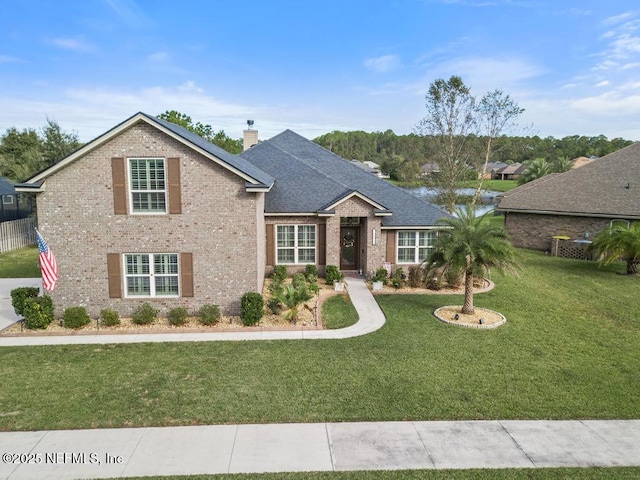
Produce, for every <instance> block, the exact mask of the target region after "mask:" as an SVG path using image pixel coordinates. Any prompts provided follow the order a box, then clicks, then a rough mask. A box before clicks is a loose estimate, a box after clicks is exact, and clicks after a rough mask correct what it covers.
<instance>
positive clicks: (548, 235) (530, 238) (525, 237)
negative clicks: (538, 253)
mask: <svg viewBox="0 0 640 480" xmlns="http://www.w3.org/2000/svg"><path fill="white" fill-rule="evenodd" d="M610 223H611V219H608V218H594V217H576V216H568V215H541V214H533V213H514V212H507V213H505V226H506V228H507V231H508V232H509V234H510V235H511V239H512V241H513V244H514V245H515V246H516V247H524V248H531V249H534V250H542V251H549V252H551V247H552V242H551V241H552V238H553V237H554V236H555V235H566V236H568V237H571V239H572V240H582V239H585V233H587V234H588V236H589V237H590V238H592V237H593V236H595V235H597V234H598V233H600V232H601V231H602V230H604V229H605V228H608V227H609V225H610Z"/></svg>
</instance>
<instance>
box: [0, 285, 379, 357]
mask: <svg viewBox="0 0 640 480" xmlns="http://www.w3.org/2000/svg"><path fill="white" fill-rule="evenodd" d="M345 281H346V282H347V289H348V292H349V297H350V298H351V302H352V303H353V306H354V307H355V309H356V311H357V312H358V317H359V319H358V322H357V323H356V324H355V325H352V326H350V327H347V328H341V329H336V330H281V331H256V332H211V333H149V334H145V333H134V334H117V335H103V334H100V335H55V336H53V335H52V336H29V337H27V336H25V337H1V336H0V347H2V346H4V347H9V346H27V345H80V344H106V343H143V342H145V343H146V342H154V343H161V342H214V341H241V340H315V339H330V338H333V339H338V338H350V337H358V336H360V335H366V334H367V333H371V332H375V331H376V330H378V329H379V328H381V327H382V326H383V325H384V322H385V318H384V314H383V313H382V310H380V307H379V306H378V303H377V302H376V301H375V299H374V298H373V295H372V294H371V292H370V291H369V289H368V288H367V285H366V284H365V282H364V280H363V279H362V278H347V279H346V280H345ZM40 285H42V282H41V281H40V279H33V278H25V279H0V328H4V327H7V326H9V325H10V324H11V323H14V322H16V321H18V317H16V315H15V313H14V312H13V307H11V298H10V292H11V289H13V288H16V287H18V286H40ZM7 302H8V303H7Z"/></svg>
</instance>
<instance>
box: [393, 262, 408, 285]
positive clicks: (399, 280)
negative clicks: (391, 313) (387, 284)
mask: <svg viewBox="0 0 640 480" xmlns="http://www.w3.org/2000/svg"><path fill="white" fill-rule="evenodd" d="M406 278H407V277H406V276H405V274H404V270H403V269H402V267H398V268H396V271H395V272H393V276H392V277H391V286H392V287H394V288H396V289H398V288H404V284H405V280H406Z"/></svg>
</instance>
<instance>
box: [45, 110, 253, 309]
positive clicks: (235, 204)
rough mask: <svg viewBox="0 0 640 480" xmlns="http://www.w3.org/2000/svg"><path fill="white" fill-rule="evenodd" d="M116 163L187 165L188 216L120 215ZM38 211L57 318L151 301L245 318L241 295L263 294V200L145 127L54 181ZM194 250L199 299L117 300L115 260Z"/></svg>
mask: <svg viewBox="0 0 640 480" xmlns="http://www.w3.org/2000/svg"><path fill="white" fill-rule="evenodd" d="M113 157H124V158H125V159H126V158H129V157H160V158H172V157H177V158H179V159H180V187H181V188H180V190H181V197H182V213H180V214H164V215H132V214H127V215H116V214H114V194H113V186H112V170H111V168H112V167H111V159H112V158H113ZM127 176H128V175H127ZM37 205H38V222H39V226H40V230H41V232H42V234H43V236H44V237H45V238H46V239H47V241H48V242H49V245H50V247H51V249H52V251H53V252H54V253H55V255H56V257H57V258H58V262H59V264H60V279H59V282H58V287H57V288H56V289H55V290H54V291H53V292H52V293H51V296H52V298H53V301H54V305H55V306H56V315H57V316H60V315H62V311H63V308H64V307H69V306H86V307H87V310H88V312H89V314H90V315H94V316H95V315H98V314H99V312H100V310H101V309H103V308H107V307H111V308H114V309H116V310H118V311H119V312H120V314H121V315H129V314H130V313H131V311H132V310H133V309H134V308H135V307H137V306H138V305H140V304H141V303H143V302H145V301H148V302H150V303H151V304H153V305H154V306H156V307H157V308H160V309H161V312H162V314H166V312H167V310H168V309H170V308H173V307H175V306H185V307H187V308H188V309H189V310H190V311H194V310H196V309H197V308H199V306H201V305H202V304H205V303H214V304H217V305H219V306H220V308H221V310H222V311H223V313H225V314H238V313H239V305H240V297H241V296H242V294H243V293H245V292H247V291H261V289H262V281H263V278H264V257H265V246H264V242H263V239H264V231H265V226H264V216H263V211H264V193H247V192H246V189H245V180H243V179H242V178H240V177H238V176H237V175H236V174H234V173H231V172H229V171H228V170H226V169H225V168H223V167H222V166H220V165H217V164H215V163H214V162H212V161H211V160H210V159H208V158H206V157H204V156H202V155H200V154H198V153H197V152H195V151H194V150H193V149H191V148H188V147H186V146H184V145H183V144H181V143H180V142H178V141H177V140H175V139H173V138H172V137H170V136H168V135H166V134H164V133H162V132H160V131H159V130H157V129H156V128H154V127H152V126H150V125H147V124H145V123H143V122H139V123H137V124H135V125H134V126H132V127H131V128H129V129H127V130H125V131H124V132H122V133H121V134H119V135H117V136H115V137H113V138H111V139H110V140H109V141H107V142H106V143H104V144H102V145H100V146H98V147H97V148H95V149H93V150H91V151H90V152H89V153H88V154H86V155H85V156H83V157H81V158H79V159H78V160H76V161H75V162H74V163H73V164H72V165H69V166H67V167H66V168H63V169H61V170H59V171H57V172H55V173H53V174H52V175H50V176H49V177H47V179H46V188H45V191H44V192H42V193H40V194H39V198H38V202H37ZM187 252H188V253H192V255H193V283H194V296H193V297H189V298H188V297H184V298H148V297H144V298H142V297H140V298H124V296H123V298H109V295H108V279H107V254H108V253H112V254H114V253H116V254H120V255H121V254H124V253H178V254H180V253H187ZM122 270H124V269H122ZM123 292H124V289H123Z"/></svg>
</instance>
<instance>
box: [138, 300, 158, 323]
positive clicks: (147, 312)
mask: <svg viewBox="0 0 640 480" xmlns="http://www.w3.org/2000/svg"><path fill="white" fill-rule="evenodd" d="M159 312H160V310H158V309H157V308H153V307H152V306H151V304H149V303H147V302H145V303H143V304H142V305H140V306H139V307H138V308H136V309H135V310H134V311H133V315H132V316H131V320H132V321H133V323H135V324H136V325H148V324H149V323H153V321H154V320H155V319H156V317H157V316H158V313H159Z"/></svg>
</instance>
